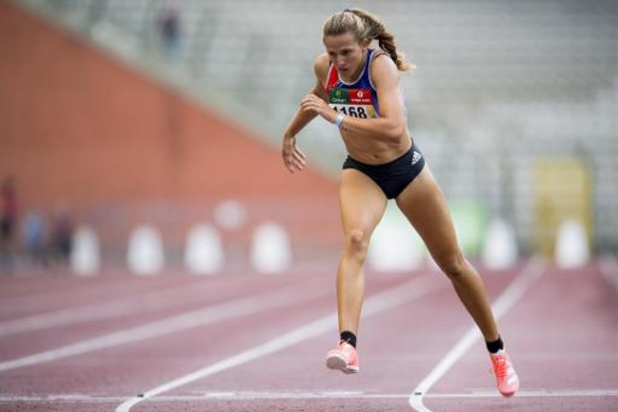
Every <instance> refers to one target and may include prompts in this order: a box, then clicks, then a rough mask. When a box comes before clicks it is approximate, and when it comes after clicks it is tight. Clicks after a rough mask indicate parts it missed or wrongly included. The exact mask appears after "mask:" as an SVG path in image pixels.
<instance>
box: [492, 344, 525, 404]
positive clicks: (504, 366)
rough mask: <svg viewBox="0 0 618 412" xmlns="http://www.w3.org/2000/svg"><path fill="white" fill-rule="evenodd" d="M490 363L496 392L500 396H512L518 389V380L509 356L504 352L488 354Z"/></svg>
mask: <svg viewBox="0 0 618 412" xmlns="http://www.w3.org/2000/svg"><path fill="white" fill-rule="evenodd" d="M489 357H490V358H491V363H492V365H493V369H494V375H496V383H497V385H498V390H499V391H500V393H501V394H502V396H513V395H514V394H515V392H517V390H518V389H519V378H518V377H517V373H516V372H515V368H513V364H512V363H511V360H510V359H509V355H508V354H507V353H506V351H504V350H500V351H498V352H497V353H490V354H489Z"/></svg>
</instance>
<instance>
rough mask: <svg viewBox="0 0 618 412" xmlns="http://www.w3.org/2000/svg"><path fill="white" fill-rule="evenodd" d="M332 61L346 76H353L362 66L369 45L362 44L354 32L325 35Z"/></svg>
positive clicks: (327, 49) (325, 44)
mask: <svg viewBox="0 0 618 412" xmlns="http://www.w3.org/2000/svg"><path fill="white" fill-rule="evenodd" d="M324 46H326V52H327V53H328V57H329V59H330V62H331V63H332V64H334V65H335V67H336V68H337V70H338V71H339V73H340V74H341V75H342V76H343V77H345V78H353V77H354V76H355V75H356V74H357V72H358V71H359V69H360V68H361V67H362V63H363V58H364V57H365V52H366V51H367V45H364V44H360V43H359V42H358V41H357V40H356V37H355V36H354V34H353V33H344V34H339V35H337V36H326V37H324Z"/></svg>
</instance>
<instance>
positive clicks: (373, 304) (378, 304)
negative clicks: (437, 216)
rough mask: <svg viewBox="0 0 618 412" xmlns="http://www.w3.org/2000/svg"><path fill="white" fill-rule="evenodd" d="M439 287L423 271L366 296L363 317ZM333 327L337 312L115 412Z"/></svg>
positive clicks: (122, 411)
mask: <svg viewBox="0 0 618 412" xmlns="http://www.w3.org/2000/svg"><path fill="white" fill-rule="evenodd" d="M440 287H443V286H442V283H441V282H438V281H437V280H436V279H435V276H434V275H431V274H426V275H423V276H421V277H418V278H415V279H414V280H412V281H410V282H407V283H405V284H403V285H400V286H397V287H395V288H392V289H389V290H387V291H385V292H382V293H379V294H377V295H375V296H373V297H371V298H369V299H367V300H366V301H365V304H364V305H363V306H364V308H363V318H366V317H368V316H371V315H375V314H377V313H380V312H383V311H385V310H388V309H391V308H394V307H396V306H399V305H401V304H403V303H406V302H409V301H411V300H413V299H417V298H420V297H421V296H423V295H425V294H427V293H428V292H430V291H432V290H435V289H438V288H440ZM336 328H337V313H336V312H334V313H331V314H329V315H327V316H324V317H322V318H320V319H318V320H316V321H314V322H311V323H309V324H307V325H305V326H302V327H300V328H297V329H294V330H292V331H290V332H288V333H285V334H283V335H281V336H279V337H277V338H275V339H272V340H270V341H268V342H266V343H263V344H261V345H259V346H255V347H253V348H251V349H248V350H246V351H244V352H241V353H239V354H237V355H234V356H232V357H229V358H227V359H224V360H221V361H219V362H216V363H214V364H212V365H208V366H206V367H204V368H201V369H198V370H196V371H194V372H192V373H189V374H187V375H185V376H181V377H180V378H178V379H174V380H172V381H170V382H167V383H164V384H163V385H161V386H158V387H156V388H153V389H150V390H148V391H146V392H145V393H143V394H142V395H141V396H137V397H133V398H131V399H128V400H127V401H126V402H124V403H122V404H121V405H119V406H118V408H116V412H127V411H129V410H130V409H131V407H133V406H134V405H136V404H138V403H140V402H143V401H144V400H146V399H151V398H152V397H154V396H156V395H159V394H161V393H163V392H167V391H169V390H172V389H175V388H178V387H180V386H183V385H186V384H188V383H191V382H194V381H196V380H199V379H203V378H205V377H207V376H211V375H214V374H216V373H219V372H223V371H225V370H227V369H231V368H234V367H237V366H239V365H242V364H244V363H247V362H251V361H253V360H256V359H258V358H261V357H264V356H266V355H270V354H272V353H275V352H277V351H280V350H282V349H285V348H287V347H290V346H292V345H295V344H297V343H299V342H302V341H304V340H306V339H309V338H312V337H315V336H318V335H321V334H322V333H325V332H328V331H331V330H334V329H336Z"/></svg>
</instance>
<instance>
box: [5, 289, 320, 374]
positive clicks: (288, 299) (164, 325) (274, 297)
mask: <svg viewBox="0 0 618 412" xmlns="http://www.w3.org/2000/svg"><path fill="white" fill-rule="evenodd" d="M319 280H320V279H312V280H311V281H310V282H306V283H317V284H319V283H320V282H318V281H319ZM306 286H307V285H302V286H300V287H299V285H289V286H287V287H285V288H282V289H279V290H277V291H275V292H272V293H268V294H265V295H259V296H249V297H244V298H240V299H235V300H232V301H228V302H224V303H221V304H218V305H214V306H210V307H207V308H202V309H198V310H193V311H190V312H186V313H183V314H181V315H176V316H172V317H169V318H165V319H162V320H158V321H154V322H151V323H147V324H144V325H141V326H135V327H132V328H128V329H123V330H120V331H116V332H112V333H110V334H107V335H103V336H99V337H96V338H93V339H87V340H84V341H81V342H77V343H73V344H70V345H67V346H62V347H60V348H56V349H51V350H48V351H44V352H41V353H37V354H34V355H30V356H26V357H23V358H19V359H14V360H10V361H5V362H1V363H0V372H2V371H7V370H11V369H17V368H22V367H24V366H30V365H35V364H38V363H43V362H50V361H55V360H58V359H62V358H66V357H69V356H75V355H81V354H84V353H89V352H93V351H96V350H100V349H107V348H111V347H115V346H119V345H123V344H126V343H132V342H136V341H142V340H146V339H152V338H155V337H159V336H162V335H166V334H170V333H174V332H179V331H182V330H186V329H189V328H195V327H198V326H205V325H209V324H213V323H216V322H220V321H222V320H227V319H232V318H237V317H241V316H245V315H251V314H255V313H258V312H263V311H267V310H272V309H275V308H280V307H283V306H287V305H292V304H295V303H298V302H300V301H303V300H309V299H314V298H317V297H320V296H323V295H326V294H328V293H329V291H328V290H326V288H320V289H318V290H313V291H312V290H309V291H307V288H306ZM299 291H300V292H302V293H299Z"/></svg>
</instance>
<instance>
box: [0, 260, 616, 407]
mask: <svg viewBox="0 0 618 412" xmlns="http://www.w3.org/2000/svg"><path fill="white" fill-rule="evenodd" d="M330 269H331V268H323V269H321V270H318V271H306V270H303V271H300V270H299V271H298V272H296V273H291V274H289V275H286V276H258V275H229V276H225V275H220V276H216V277H190V276H186V275H182V276H181V275H169V274H168V275H162V276H159V277H151V278H137V277H132V276H118V275H116V276H100V277H98V278H95V279H77V278H73V277H70V276H63V277H54V278H45V277H21V278H20V277H18V278H8V277H2V278H0V296H1V300H0V410H2V411H85V410H86V411H128V410H130V411H170V410H187V411H254V410H286V411H288V410H289V411H349V410H354V411H414V410H416V411H428V410H430V411H450V410H456V411H464V412H465V411H520V410H521V411H588V410H589V411H611V410H618V355H616V352H615V351H614V348H615V347H616V346H617V344H618V328H616V326H617V325H618V290H617V289H616V287H615V284H616V282H615V279H618V265H617V264H616V262H615V260H613V261H604V262H600V261H599V262H594V263H591V264H590V265H588V266H586V267H585V268H582V269H577V270H570V271H564V270H559V269H557V268H555V267H553V266H551V265H547V264H546V263H543V262H541V261H538V260H532V261H530V262H526V263H522V264H521V265H519V266H518V267H516V268H514V269H512V270H508V271H503V272H491V271H486V270H482V272H483V276H484V279H485V282H486V284H487V286H488V289H489V291H490V294H491V296H492V300H493V301H494V302H495V303H494V309H495V311H496V313H497V314H498V315H499V316H501V318H500V321H499V324H500V327H501V332H502V335H503V336H504V338H505V341H506V344H507V347H508V349H509V351H510V353H511V355H512V357H513V360H514V362H515V366H516V367H517V369H518V372H519V374H520V378H521V382H522V387H521V390H520V392H519V393H518V394H517V396H515V397H513V398H509V399H506V398H502V397H500V396H499V395H498V394H497V392H496V390H495V388H494V382H493V376H492V375H491V374H489V367H490V363H489V359H488V357H487V354H486V351H485V349H484V346H483V344H482V341H481V339H480V338H479V336H478V334H475V333H471V332H470V331H471V330H474V328H472V323H471V321H470V319H469V318H468V316H467V314H466V313H465V311H464V309H463V307H462V306H461V304H460V303H459V301H458V300H457V298H456V295H455V293H454V291H453V290H452V288H451V287H450V284H449V282H448V281H447V280H446V279H445V278H444V277H443V276H441V275H440V274H438V273H435V272H431V271H430V270H426V271H420V272H417V273H413V274H409V275H384V274H375V273H369V274H368V279H367V299H366V302H365V306H364V309H363V317H364V318H363V322H362V328H361V331H360V333H359V354H360V357H361V372H360V373H359V374H358V375H353V376H349V375H344V374H341V373H339V372H333V371H330V370H328V369H326V367H325V366H324V355H325V353H326V351H327V350H328V349H329V348H330V347H331V346H332V345H333V344H334V343H335V341H336V339H337V332H336V318H335V316H334V314H335V308H336V307H335V295H334V278H333V275H332V273H331V270H330Z"/></svg>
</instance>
